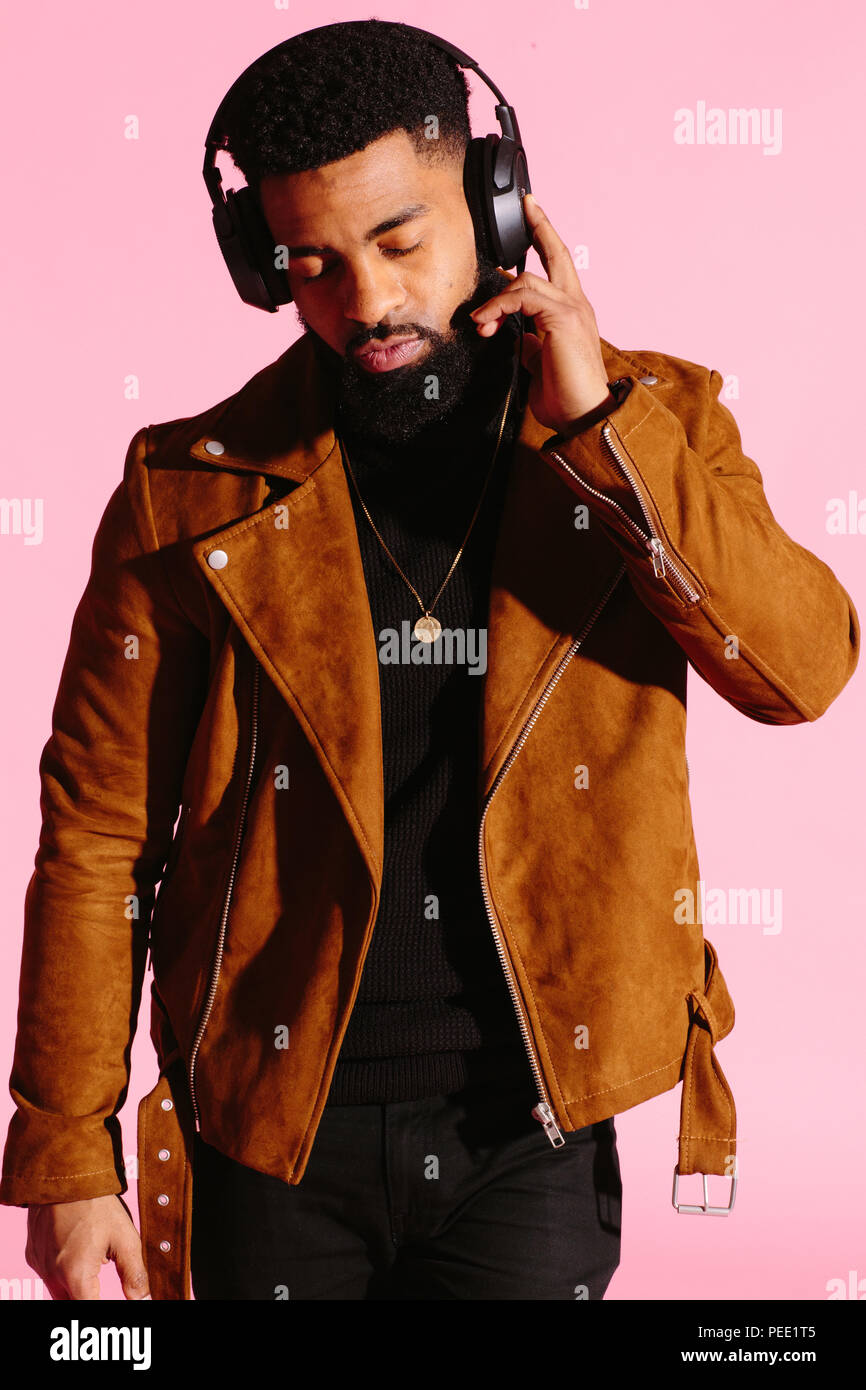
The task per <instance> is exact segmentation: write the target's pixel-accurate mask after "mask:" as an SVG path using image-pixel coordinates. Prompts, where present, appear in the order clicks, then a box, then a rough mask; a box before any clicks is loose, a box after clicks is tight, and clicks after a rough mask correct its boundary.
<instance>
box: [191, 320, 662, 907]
mask: <svg viewBox="0 0 866 1390" xmlns="http://www.w3.org/2000/svg"><path fill="white" fill-rule="evenodd" d="M603 350H604V353H605V360H606V362H607V363H608V365H609V367H610V369H611V375H614V374H616V375H623V374H625V373H627V372H630V371H634V370H635V366H638V367H639V366H640V364H639V363H637V364H636V363H635V362H634V361H633V360H631V359H629V358H626V357H623V356H622V355H620V354H618V353H617V352H616V350H615V349H613V348H611V347H610V345H609V344H605V343H604V342H603ZM203 418H204V420H205V422H206V423H207V425H208V432H206V433H204V434H201V435H199V436H198V437H197V438H196V439H195V441H194V443H193V444H192V447H191V448H190V449H189V454H190V456H191V457H193V458H195V459H198V460H201V461H202V462H206V463H208V464H210V465H211V466H213V467H216V468H218V469H220V468H224V469H229V470H232V471H250V472H254V473H256V474H262V475H264V476H265V477H271V478H285V479H290V480H292V481H293V482H295V483H298V484H299V486H297V487H295V488H294V489H292V490H290V491H289V492H287V493H286V494H285V495H283V496H280V495H279V493H280V489H279V486H278V485H277V495H276V496H275V497H274V498H273V500H271V501H270V502H269V503H268V504H267V505H266V506H264V507H262V508H261V510H259V511H257V512H256V513H255V514H254V515H252V516H247V517H244V518H243V519H241V520H235V521H233V522H231V523H230V524H228V525H227V526H225V527H223V528H222V529H221V530H220V531H217V532H211V533H210V534H208V535H207V536H206V537H205V538H204V539H201V540H198V541H195V542H194V543H193V545H192V551H193V555H194V556H195V560H196V563H197V564H198V566H199V568H200V569H201V572H202V574H203V575H204V576H205V578H206V580H207V582H208V583H209V584H210V585H211V586H212V587H213V588H214V589H215V591H216V593H217V594H218V595H219V597H220V599H221V601H222V602H223V603H224V604H225V606H226V608H227V609H228V611H229V612H230V614H231V616H232V617H233V619H234V621H235V622H236V624H237V626H238V628H239V630H240V632H241V633H242V634H243V636H244V638H245V640H246V641H247V643H248V644H249V646H250V648H251V649H252V651H253V652H254V653H255V655H256V657H257V658H258V660H259V661H260V662H261V664H262V666H263V667H264V669H265V670H266V671H267V673H268V674H269V676H270V677H271V679H272V680H273V682H274V683H275V685H276V686H277V688H278V689H279V690H280V692H281V694H282V695H283V697H284V699H285V700H286V702H287V703H288V704H289V705H290V707H291V708H292V710H293V711H294V713H295V715H296V717H297V719H298V720H299V722H300V724H301V726H302V728H303V729H304V731H305V733H306V735H307V737H308V738H309V740H310V742H311V744H312V746H313V748H314V749H315V751H316V754H317V756H318V758H319V760H320V762H321V765H322V768H323V770H324V772H325V775H326V776H327V778H328V780H329V782H330V784H331V786H332V788H333V790H334V792H335V794H336V796H337V797H338V799H339V801H340V804H341V805H342V807H343V810H344V812H345V814H346V816H347V818H348V820H349V822H350V824H351V826H352V828H353V832H354V834H355V836H356V838H357V841H358V844H359V847H360V849H361V852H362V854H363V855H364V857H365V859H366V860H367V863H368V865H369V868H370V872H371V874H372V876H373V877H374V879H375V881H376V882H377V884H378V883H380V881H381V872H382V860H383V851H384V825H383V807H384V786H383V771H382V736H381V720H380V711H379V660H378V648H377V643H376V636H375V633H374V630H373V622H372V615H371V612H370V605H369V600H368V597H367V590H366V584H365V580H364V571H363V565H362V561H361V553H360V548H359V545H358V537H357V532H356V529H355V519H354V512H353V509H352V500H351V495H350V492H349V484H348V480H347V478H346V475H345V472H344V466H343V460H342V455H341V452H340V449H339V445H338V442H337V439H336V436H335V434H334V430H333V426H332V420H333V400H332V398H331V396H330V394H329V387H328V385H327V383H326V382H324V381H322V380H321V378H320V374H319V373H318V370H317V367H316V364H315V359H314V355H313V352H312V346H311V344H310V342H309V341H308V338H307V335H303V336H302V337H301V338H300V339H298V340H297V341H296V342H295V343H293V344H292V346H291V347H290V348H289V349H288V350H287V351H286V352H285V353H283V355H282V356H281V357H280V358H278V359H277V360H276V362H273V363H271V364H270V365H269V366H268V367H266V368H264V369H263V371H261V372H259V373H257V375H256V376H254V377H253V378H251V380H250V381H249V382H247V384H246V386H244V387H243V388H242V389H241V390H240V391H239V392H238V393H237V394H236V395H235V396H233V397H230V398H229V399H228V400H227V401H226V402H223V403H222V404H221V405H220V406H218V407H216V408H215V409H214V410H213V411H211V412H208V413H207V415H206V416H205V417H203ZM551 433H552V432H551V431H550V430H549V429H547V427H546V426H543V425H541V424H540V423H539V422H538V421H537V420H536V419H535V417H534V416H533V415H532V413H531V411H530V410H529V408H528V406H527V408H526V410H525V412H524V415H523V418H522V422H521V427H520V432H519V436H518V438H517V440H516V442H515V447H514V457H513V464H512V468H511V473H510V477H509V480H508V483H507V486H506V492H505V498H504V504H503V512H502V517H501V522H500V529H499V534H498V538H497V542H496V547H495V552H494V559H493V569H492V576H491V594H490V610H489V621H488V643H487V663H488V664H487V673H486V675H485V676H484V677H483V680H484V690H483V703H482V719H481V730H480V735H481V750H480V765H479V778H480V781H479V790H480V792H481V793H482V794H486V792H487V791H488V790H489V788H490V786H491V785H492V783H493V780H494V779H495V777H496V774H497V772H498V771H499V769H500V767H501V766H502V763H503V762H504V760H505V758H506V757H507V754H508V751H509V749H510V747H511V745H512V744H513V742H514V739H515V738H516V737H517V735H518V733H519V731H520V729H521V727H522V725H523V722H524V721H525V719H526V718H527V716H528V714H529V712H530V710H531V709H532V707H533V705H534V704H535V703H536V701H537V700H538V698H539V695H540V693H541V691H542V690H543V688H544V686H545V684H546V682H547V681H548V680H549V679H550V676H551V674H552V673H553V671H554V670H555V667H556V665H557V663H558V661H559V660H560V659H561V657H562V656H563V655H564V653H565V651H566V650H567V649H568V647H569V645H570V643H571V642H572V640H573V638H574V636H575V634H576V633H577V632H579V631H580V627H581V625H582V624H583V622H584V621H585V619H586V617H587V616H588V614H589V613H590V612H591V611H592V608H593V606H594V604H595V603H597V601H598V598H599V596H600V594H601V593H602V592H603V590H604V587H605V585H606V584H607V583H608V582H609V581H610V579H611V578H612V576H613V574H614V572H615V570H616V568H617V567H618V564H619V561H620V556H619V552H618V550H617V548H616V546H615V545H614V544H613V542H612V541H611V540H610V539H609V538H608V537H607V536H606V534H605V533H604V530H603V528H602V527H601V525H600V524H599V523H598V522H597V521H596V520H595V519H594V518H591V519H590V526H589V528H588V529H577V528H576V527H575V524H574V515H575V514H574V506H575V503H576V501H577V499H576V497H575V495H574V494H573V493H572V492H571V490H570V489H569V488H568V487H567V486H566V485H565V483H563V481H562V480H561V479H560V478H559V477H558V475H557V474H556V473H555V472H554V470H553V469H552V468H551V467H550V465H549V464H548V463H547V462H546V460H545V459H544V458H543V457H542V456H541V454H540V453H539V450H540V447H541V445H542V444H543V443H544V442H545V440H546V439H548V438H549V437H550V435H551ZM215 449H216V452H215ZM215 551H222V552H224V556H225V559H224V562H223V563H222V564H221V565H220V567H214V564H213V556H214V552H215ZM209 557H211V558H209ZM216 558H217V559H221V558H222V557H216Z"/></svg>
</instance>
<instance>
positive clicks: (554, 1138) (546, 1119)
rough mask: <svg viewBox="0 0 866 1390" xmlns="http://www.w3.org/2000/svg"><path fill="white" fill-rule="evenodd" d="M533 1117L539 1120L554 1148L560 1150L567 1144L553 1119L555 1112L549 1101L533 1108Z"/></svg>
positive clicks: (544, 1101) (541, 1102)
mask: <svg viewBox="0 0 866 1390" xmlns="http://www.w3.org/2000/svg"><path fill="white" fill-rule="evenodd" d="M532 1115H533V1118H534V1119H536V1120H538V1121H539V1123H540V1124H541V1126H542V1128H543V1129H544V1132H545V1134H546V1135H547V1137H548V1139H549V1140H550V1142H551V1144H552V1145H553V1147H554V1148H555V1149H558V1148H560V1147H561V1146H562V1145H563V1144H564V1143H565V1140H564V1139H563V1137H562V1131H561V1130H560V1128H559V1126H558V1125H557V1123H556V1120H555V1119H554V1118H553V1111H552V1110H551V1108H550V1106H549V1105H548V1103H547V1101H546V1100H542V1101H539V1103H538V1105H536V1106H533V1110H532Z"/></svg>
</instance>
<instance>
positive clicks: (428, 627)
mask: <svg viewBox="0 0 866 1390" xmlns="http://www.w3.org/2000/svg"><path fill="white" fill-rule="evenodd" d="M513 390H514V380H513V378H512V381H511V385H510V386H509V388H508V395H507V396H506V398H505V409H504V410H503V412H502V419H501V420H500V422H499V434H498V436H497V439H496V448H495V449H494V450H493V458H492V459H491V461H490V467H489V468H488V470H487V477H486V478H485V479H484V486H483V488H482V489H481V496H480V497H479V499H478V505H477V506H476V508H475V511H474V513H473V516H472V520H471V521H470V523H469V529H468V531H467V532H466V535H465V536H464V537H463V543H462V545H461V546H460V549H459V550H458V552H457V554H456V555H455V556H454V559H453V561H452V562H451V568H450V569H449V571H448V573H447V574H446V576H445V578H444V579H443V581H442V583H441V584H440V586H439V590H438V592H437V594H436V597H435V598H434V599H433V601H432V602H431V604H430V606H429V607H427V606H426V605H425V603H424V600H423V599H422V597H421V595H420V594H419V593H418V590H417V589H416V588H415V585H414V584H413V583H412V581H411V580H410V579H408V578H407V576H406V575H405V574H404V573H403V570H402V569H401V568H400V566H399V564H398V563H397V561H396V560H395V559H394V556H393V555H392V554H391V552H390V550H389V549H388V547H387V545H386V544H385V542H384V540H383V539H382V537H381V535H380V534H379V530H378V528H377V526H376V523H375V521H374V520H373V518H372V517H371V515H370V513H369V511H368V510H367V505H366V503H365V501H364V499H363V497H362V496H361V489H360V488H359V487H358V483H357V479H356V478H355V474H354V472H353V471H352V465H351V463H350V462H349V454H348V451H347V449H346V445H345V443H344V442H343V440H342V439H341V438H340V436H339V435H338V436H337V437H338V439H339V440H340V448H341V449H342V451H343V457H344V458H345V460H346V467H347V468H348V470H349V476H350V477H351V479H352V482H353V483H354V484H355V491H356V492H357V494H358V501H359V502H360V503H361V506H362V507H363V508H364V515H365V516H366V518H367V520H368V521H369V523H370V525H371V526H372V528H373V530H374V532H375V533H376V536H377V538H378V540H379V544H380V545H381V547H382V549H383V550H384V551H385V554H386V555H387V556H388V559H389V560H390V561H391V563H392V565H393V566H394V568H395V569H396V570H397V573H398V574H399V575H400V576H401V578H402V579H403V581H404V582H405V583H406V584H408V586H409V588H410V589H411V590H412V593H413V594H414V595H415V598H416V599H417V600H418V604H419V606H420V608H421V617H420V618H419V619H418V621H417V622H416V624H415V627H414V633H415V636H416V637H417V638H418V640H419V641H420V642H435V641H436V638H437V637H438V636H439V634H440V633H441V631H442V624H441V623H440V621H439V619H438V618H434V617H433V609H434V608H435V607H436V604H437V603H438V602H439V599H440V598H441V596H442V591H443V589H444V588H445V585H446V584H447V583H448V580H449V579H450V578H451V576H452V574H453V573H454V571H455V569H456V568H457V564H458V561H459V560H460V556H461V555H462V554H463V551H464V550H465V549H466V542H467V541H468V540H469V537H470V535H471V534H472V527H473V526H474V525H475V521H476V518H477V516H478V513H479V512H480V510H481V503H482V502H483V501H484V495H485V493H486V492H487V485H488V483H489V482H490V479H491V476H492V474H493V465H494V464H495V463H496V458H497V455H498V454H499V446H500V444H501V443H502V432H503V430H504V429H505V420H506V417H507V415H508V407H509V405H510V404H511V395H512V392H513Z"/></svg>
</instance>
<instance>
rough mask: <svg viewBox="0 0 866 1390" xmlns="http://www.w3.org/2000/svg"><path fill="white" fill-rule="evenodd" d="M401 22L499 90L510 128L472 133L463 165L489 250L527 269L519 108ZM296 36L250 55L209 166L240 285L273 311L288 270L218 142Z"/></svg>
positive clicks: (211, 145) (451, 49)
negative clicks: (249, 79) (238, 103)
mask: <svg viewBox="0 0 866 1390" xmlns="http://www.w3.org/2000/svg"><path fill="white" fill-rule="evenodd" d="M336 27H337V26H336V25H332V24H325V25H322V26H321V27H320V28H318V29H311V30H307V31H305V32H306V33H312V34H318V33H321V32H323V31H324V30H325V29H333V28H336ZM393 27H394V28H395V29H397V30H405V31H407V32H408V33H413V34H419V35H421V37H422V38H425V39H428V40H429V41H430V43H432V44H435V45H436V47H437V48H441V49H443V50H444V51H445V52H446V53H448V54H450V56H451V57H452V58H453V59H454V60H455V62H456V63H457V64H458V66H459V67H461V68H471V69H472V70H473V72H476V73H477V74H478V76H479V77H480V78H481V79H482V81H483V82H485V83H486V84H487V86H488V87H489V88H490V90H491V91H492V92H493V94H494V95H495V97H496V100H497V103H498V104H497V107H496V119H497V120H498V122H499V126H500V128H501V130H502V134H501V135H486V136H484V137H483V138H482V137H478V138H476V139H472V140H470V141H469V144H468V146H467V148H466V160H465V163H464V165H463V189H464V192H465V194H466V202H467V203H468V205H469V211H470V212H471V214H472V221H473V224H474V226H475V235H476V240H477V242H478V244H479V246H480V247H481V249H482V251H483V252H484V254H486V255H487V256H488V257H489V258H490V259H491V260H492V261H493V262H494V264H496V265H498V266H501V267H502V269H503V270H508V269H510V268H511V267H512V266H514V267H516V268H517V269H518V271H521V272H522V271H523V269H524V267H525V264H526V252H527V251H528V250H529V247H530V246H531V245H532V233H531V231H530V230H529V228H528V226H527V224H526V221H525V219H524V216H523V195H524V193H530V192H531V191H532V189H531V186H530V183H529V172H528V170H527V167H526V155H525V154H524V152H523V146H522V144H521V140H520V130H519V127H518V125H517V117H516V116H515V114H514V108H513V107H512V106H509V105H508V103H507V102H506V100H505V97H504V96H503V95H502V93H501V92H500V90H499V88H498V87H497V86H496V85H495V84H494V83H493V82H491V80H490V78H489V77H488V76H487V75H486V73H483V72H482V71H481V69H480V67H479V66H478V64H477V63H476V61H475V59H474V58H470V57H469V55H468V54H467V53H464V52H463V51H462V50H461V49H459V48H455V46H454V44H451V43H447V42H446V40H445V39H440V38H437V37H436V35H435V34H430V33H428V32H427V30H426V29H416V28H414V27H413V26H412V25H410V24H398V23H395V24H394V26H393ZM292 42H293V40H292V39H286V40H285V41H284V42H283V43H279V44H277V45H276V46H275V47H274V48H270V49H268V51H267V53H264V54H262V55H261V57H259V58H257V59H256V61H255V62H254V63H250V65H249V67H247V68H245V69H244V71H243V72H242V73H241V75H240V77H239V78H238V79H237V81H235V82H234V83H233V84H232V86H231V87H230V88H229V90H228V92H227V93H226V95H225V96H224V97H223V99H222V101H221V102H220V104H219V107H218V108H217V112H216V115H215V116H214V118H213V120H212V121H211V123H210V129H209V130H208V133H207V137H206V139H205V157H204V167H203V168H202V173H203V175H204V181H205V184H206V185H207V190H208V193H209V194H210V199H211V202H212V203H213V225H214V231H215V232H216V238H217V241H218V242H219V247H220V250H221V251H222V253H223V259H224V260H225V263H226V265H227V266H228V268H229V273H230V275H231V277H232V279H233V281H234V283H235V287H236V288H237V292H238V294H239V295H240V297H241V299H242V300H243V301H244V303H245V304H252V305H253V306H254V307H255V308H256V309H266V310H267V311H268V312H269V313H272V314H273V313H276V311H277V309H278V307H279V305H280V304H289V303H290V302H291V299H292V293H291V290H290V289H289V278H288V275H287V274H286V272H285V270H283V269H279V270H278V269H277V268H276V266H275V265H274V239H273V235H272V233H271V231H270V228H269V227H268V224H267V221H266V219H265V215H264V213H263V211H262V208H261V204H260V203H259V201H258V199H257V198H256V195H255V194H254V193H253V191H252V189H251V188H248V187H247V188H238V189H232V188H229V189H227V190H225V191H223V188H222V176H221V174H220V171H219V169H218V168H217V167H216V156H217V151H218V150H221V149H225V148H226V140H227V138H228V132H227V131H226V130H225V127H224V125H223V113H224V111H225V108H226V106H227V105H228V103H229V101H230V98H231V96H232V93H233V92H234V90H235V88H236V87H237V86H238V83H240V82H241V80H242V79H243V78H244V77H246V75H247V73H248V72H250V70H251V69H252V68H254V67H256V66H257V65H258V64H259V63H261V62H263V61H264V59H265V58H269V57H270V56H271V54H273V53H278V52H279V51H280V50H281V49H286V48H290V47H291V44H292Z"/></svg>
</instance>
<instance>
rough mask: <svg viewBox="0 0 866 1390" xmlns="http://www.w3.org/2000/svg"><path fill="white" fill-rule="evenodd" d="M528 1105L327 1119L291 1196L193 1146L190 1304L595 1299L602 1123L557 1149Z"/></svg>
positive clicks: (472, 1093)
mask: <svg viewBox="0 0 866 1390" xmlns="http://www.w3.org/2000/svg"><path fill="white" fill-rule="evenodd" d="M527 1099H528V1103H527ZM531 1103H532V1097H531V1096H529V1097H527V1092H526V1090H525V1087H523V1088H521V1089H520V1091H519V1093H518V1092H516V1091H514V1090H513V1089H511V1090H509V1089H504V1090H503V1089H501V1088H496V1087H495V1086H481V1087H479V1086H475V1087H474V1088H467V1089H466V1090H465V1091H462V1092H460V1093H455V1094H453V1095H450V1096H438V1097H436V1098H434V1099H430V1100H412V1101H399V1102H395V1103H390V1104H386V1105H380V1104H369V1105H333V1106H332V1105H326V1106H325V1109H324V1111H323V1113H322V1118H321V1121H320V1123H319V1128H318V1131H317V1133H316V1137H315V1140H314V1143H313V1148H312V1152H311V1154H310V1158H309V1162H308V1165H307V1169H306V1172H305V1173H304V1176H303V1177H302V1179H301V1181H300V1183H298V1184H297V1185H296V1186H294V1187H292V1186H290V1185H289V1184H287V1183H284V1182H282V1181H281V1180H280V1179H279V1178H273V1177H269V1176H267V1175H265V1174H263V1173H258V1172H256V1171H255V1170H254V1169H252V1168H248V1167H246V1166H245V1165H244V1164H240V1163H237V1162H235V1161H234V1160H233V1159H230V1158H227V1157H225V1155H224V1154H221V1153H219V1152H218V1151H217V1150H216V1149H214V1148H213V1147H212V1146H211V1145H209V1144H206V1143H205V1142H204V1141H203V1140H202V1139H201V1137H200V1136H199V1135H196V1137H195V1149H194V1155H193V1218H192V1255H191V1258H192V1287H193V1293H194V1295H195V1298H196V1299H269V1300H279V1299H286V1298H288V1299H365V1300H366V1299H434V1298H435V1299H439V1298H468V1299H487V1300H492V1299H521V1300H523V1299H587V1298H589V1299H600V1298H602V1297H603V1295H604V1292H605V1289H606V1288H607V1286H608V1284H609V1282H610V1280H611V1278H612V1276H613V1274H614V1271H615V1270H616V1268H617V1265H618V1264H619V1256H620V1228H621V1199H622V1185H621V1181H620V1169H619V1158H618V1155H617V1151H616V1132H615V1129H614V1124H613V1119H612V1118H611V1119H607V1120H602V1121H599V1122H598V1123H597V1124H594V1125H588V1126H587V1127H586V1128H584V1129H579V1130H575V1131H574V1132H572V1133H569V1134H564V1136H563V1137H564V1139H565V1143H564V1144H563V1145H562V1146H561V1147H559V1148H554V1147H553V1146H552V1145H551V1143H550V1141H549V1140H548V1138H547V1136H546V1135H545V1133H544V1131H543V1130H542V1128H541V1125H540V1124H539V1123H538V1121H537V1120H535V1119H533V1118H532V1116H531V1115H530V1113H529V1109H530V1106H531Z"/></svg>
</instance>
